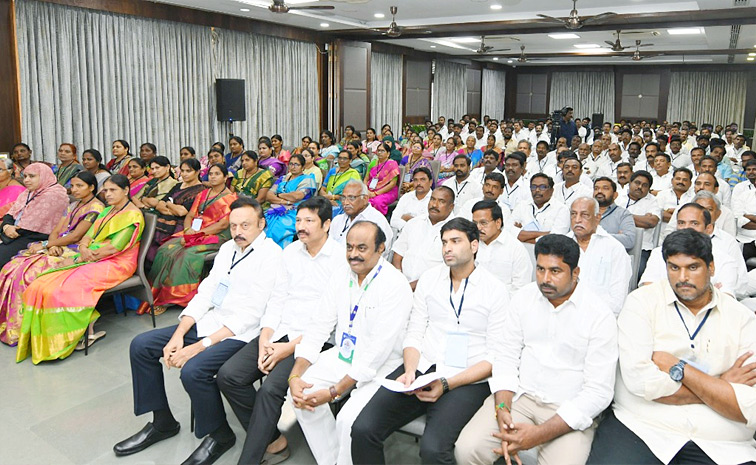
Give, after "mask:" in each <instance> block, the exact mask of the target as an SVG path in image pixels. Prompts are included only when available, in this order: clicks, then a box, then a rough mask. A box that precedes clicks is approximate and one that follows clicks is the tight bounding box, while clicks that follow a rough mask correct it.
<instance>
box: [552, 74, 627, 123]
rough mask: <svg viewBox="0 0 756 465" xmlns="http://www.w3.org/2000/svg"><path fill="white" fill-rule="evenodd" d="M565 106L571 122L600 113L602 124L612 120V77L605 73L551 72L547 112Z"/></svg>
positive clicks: (612, 75)
mask: <svg viewBox="0 0 756 465" xmlns="http://www.w3.org/2000/svg"><path fill="white" fill-rule="evenodd" d="M565 106H569V107H572V108H573V109H574V114H575V118H583V117H586V116H587V117H590V116H591V115H592V114H593V113H603V114H604V121H612V120H613V119H614V73H612V72H609V71H606V72H605V71H598V72H593V71H586V72H582V71H577V72H554V73H552V74H551V98H550V99H549V111H552V110H558V109H560V108H563V107H565Z"/></svg>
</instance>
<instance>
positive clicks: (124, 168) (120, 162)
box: [105, 139, 132, 176]
mask: <svg viewBox="0 0 756 465" xmlns="http://www.w3.org/2000/svg"><path fill="white" fill-rule="evenodd" d="M129 148H130V147H129V143H128V142H126V141H125V140H123V139H118V140H116V141H114V142H113V148H112V150H113V158H111V159H110V161H109V162H108V163H107V164H106V165H105V168H106V169H107V170H108V171H110V172H111V173H113V174H122V175H124V176H128V175H129V161H131V159H132V155H131V152H129Z"/></svg>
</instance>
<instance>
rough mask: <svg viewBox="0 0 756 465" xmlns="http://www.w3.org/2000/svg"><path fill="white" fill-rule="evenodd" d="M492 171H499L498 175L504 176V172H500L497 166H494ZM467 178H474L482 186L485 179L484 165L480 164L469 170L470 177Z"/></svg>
mask: <svg viewBox="0 0 756 465" xmlns="http://www.w3.org/2000/svg"><path fill="white" fill-rule="evenodd" d="M492 173H499V174H500V175H502V176H504V173H502V172H501V171H500V170H499V169H498V168H494V169H493V171H492ZM468 179H471V180H473V179H474V180H475V181H476V182H478V183H480V185H481V186H482V185H483V183H484V182H485V181H486V168H485V167H484V166H480V167H478V168H475V169H474V170H472V171H471V172H470V177H469V178H468Z"/></svg>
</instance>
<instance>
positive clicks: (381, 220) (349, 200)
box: [328, 179, 394, 247]
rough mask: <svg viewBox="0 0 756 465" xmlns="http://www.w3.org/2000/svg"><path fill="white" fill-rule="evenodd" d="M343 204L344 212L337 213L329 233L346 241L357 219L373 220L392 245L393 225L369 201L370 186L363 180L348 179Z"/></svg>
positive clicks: (334, 237) (337, 240)
mask: <svg viewBox="0 0 756 465" xmlns="http://www.w3.org/2000/svg"><path fill="white" fill-rule="evenodd" d="M341 205H342V207H343V209H344V213H341V214H339V215H336V217H335V218H334V219H333V221H332V222H331V229H330V231H329V232H328V234H329V235H330V236H331V237H332V238H333V239H334V240H336V242H338V243H339V244H344V243H346V236H347V233H348V232H349V228H351V227H352V225H353V224H354V223H356V222H357V221H371V222H373V223H375V224H377V225H378V226H379V227H380V228H381V229H382V230H383V234H384V235H385V236H386V244H387V246H388V247H390V246H391V244H392V243H393V239H394V232H393V231H392V230H391V225H389V222H388V221H387V220H386V217H385V216H383V214H382V213H381V212H379V211H378V210H376V209H375V207H373V206H372V205H370V202H369V201H368V188H367V186H366V185H365V184H364V183H363V182H362V181H357V180H355V179H352V180H350V181H347V184H346V186H344V190H343V191H342V194H341Z"/></svg>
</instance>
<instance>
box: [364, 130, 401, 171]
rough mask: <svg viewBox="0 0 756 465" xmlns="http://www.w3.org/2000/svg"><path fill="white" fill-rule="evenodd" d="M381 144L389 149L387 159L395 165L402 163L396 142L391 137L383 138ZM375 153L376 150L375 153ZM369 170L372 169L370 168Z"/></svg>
mask: <svg viewBox="0 0 756 465" xmlns="http://www.w3.org/2000/svg"><path fill="white" fill-rule="evenodd" d="M382 143H383V145H387V146H388V147H389V159H391V160H393V161H395V162H397V163H399V162H400V161H402V152H400V151H399V149H398V148H397V146H396V142H394V138H393V137H392V136H386V137H384V138H383V141H382ZM377 151H378V149H376V152H377ZM373 161H375V160H373ZM370 168H372V166H371V167H370Z"/></svg>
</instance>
